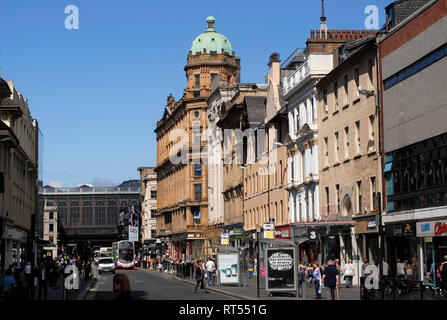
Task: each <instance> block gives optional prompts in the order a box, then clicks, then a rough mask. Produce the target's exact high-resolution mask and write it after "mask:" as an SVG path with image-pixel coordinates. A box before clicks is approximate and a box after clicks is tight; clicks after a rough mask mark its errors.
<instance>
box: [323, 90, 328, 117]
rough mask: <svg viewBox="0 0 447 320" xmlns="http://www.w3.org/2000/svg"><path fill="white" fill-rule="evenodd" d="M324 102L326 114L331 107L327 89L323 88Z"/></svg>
mask: <svg viewBox="0 0 447 320" xmlns="http://www.w3.org/2000/svg"><path fill="white" fill-rule="evenodd" d="M323 104H324V106H323V107H324V114H327V113H328V112H329V108H328V105H327V89H324V90H323Z"/></svg>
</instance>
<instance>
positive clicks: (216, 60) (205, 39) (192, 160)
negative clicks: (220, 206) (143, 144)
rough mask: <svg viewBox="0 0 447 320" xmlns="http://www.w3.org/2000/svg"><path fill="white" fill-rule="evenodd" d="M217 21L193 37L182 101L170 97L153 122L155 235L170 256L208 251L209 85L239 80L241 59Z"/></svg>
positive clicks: (191, 254)
mask: <svg viewBox="0 0 447 320" xmlns="http://www.w3.org/2000/svg"><path fill="white" fill-rule="evenodd" d="M214 22H215V19H214V18H213V17H208V18H207V23H208V28H207V30H206V31H205V32H204V33H202V34H200V35H199V36H198V37H197V38H196V39H195V40H194V41H193V44H192V47H191V50H190V52H189V54H188V58H187V64H186V66H185V72H186V78H187V87H186V89H185V90H184V94H183V96H182V97H181V99H180V100H178V101H175V99H174V97H173V96H172V95H170V96H169V97H168V99H167V104H166V106H165V111H164V114H163V116H162V118H161V120H160V121H158V122H157V126H156V129H155V132H156V134H157V166H156V168H155V172H156V173H157V188H158V194H159V196H158V197H157V218H156V219H157V237H160V238H161V239H162V240H164V241H165V242H166V243H167V244H168V248H169V249H168V250H170V251H169V255H170V256H171V257H173V258H176V259H178V258H182V259H189V258H196V257H200V256H203V255H206V254H208V252H206V248H207V242H206V241H207V237H208V235H209V226H210V224H209V219H208V166H207V165H206V163H204V162H206V161H203V159H207V157H208V156H207V144H208V142H207V139H208V135H207V129H208V104H207V99H208V97H209V96H210V93H211V83H212V82H213V80H214V81H215V79H216V77H219V78H221V79H222V84H223V85H230V84H233V83H235V82H237V81H238V80H239V69H240V59H239V58H237V57H236V55H235V53H234V52H233V50H232V48H231V44H230V42H229V40H228V39H227V38H226V37H225V36H223V35H221V34H219V33H217V32H216V31H215V29H214Z"/></svg>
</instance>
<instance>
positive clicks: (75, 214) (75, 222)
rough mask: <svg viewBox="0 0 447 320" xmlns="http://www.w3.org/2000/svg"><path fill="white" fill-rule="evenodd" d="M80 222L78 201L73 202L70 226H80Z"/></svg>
mask: <svg viewBox="0 0 447 320" xmlns="http://www.w3.org/2000/svg"><path fill="white" fill-rule="evenodd" d="M79 222H80V210H79V204H78V203H77V202H72V203H71V205H70V226H71V227H78V226H79Z"/></svg>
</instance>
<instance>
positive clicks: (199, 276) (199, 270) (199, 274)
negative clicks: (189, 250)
mask: <svg viewBox="0 0 447 320" xmlns="http://www.w3.org/2000/svg"><path fill="white" fill-rule="evenodd" d="M194 273H195V277H196V281H197V283H196V287H195V288H194V293H196V292H197V289H198V287H199V285H200V289H203V290H205V292H206V293H208V290H207V289H206V285H205V281H204V274H203V267H202V266H201V261H200V260H198V261H197V262H196V263H195V264H194Z"/></svg>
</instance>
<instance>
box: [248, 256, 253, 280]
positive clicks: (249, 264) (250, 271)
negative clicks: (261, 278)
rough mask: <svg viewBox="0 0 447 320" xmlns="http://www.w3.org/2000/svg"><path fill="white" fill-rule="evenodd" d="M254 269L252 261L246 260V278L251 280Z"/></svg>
mask: <svg viewBox="0 0 447 320" xmlns="http://www.w3.org/2000/svg"><path fill="white" fill-rule="evenodd" d="M254 271H255V269H254V266H253V261H251V260H248V263H247V273H248V280H251V279H252V278H253V272H254Z"/></svg>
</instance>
